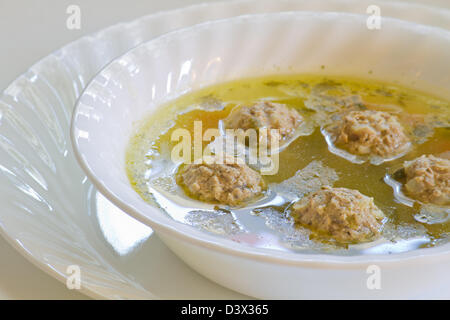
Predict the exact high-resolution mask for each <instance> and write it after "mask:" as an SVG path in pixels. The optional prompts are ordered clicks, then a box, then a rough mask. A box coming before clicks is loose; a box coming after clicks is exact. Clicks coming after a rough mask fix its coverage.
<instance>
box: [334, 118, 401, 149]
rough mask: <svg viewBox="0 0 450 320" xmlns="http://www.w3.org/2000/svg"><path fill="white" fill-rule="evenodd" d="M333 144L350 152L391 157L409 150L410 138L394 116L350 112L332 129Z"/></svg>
mask: <svg viewBox="0 0 450 320" xmlns="http://www.w3.org/2000/svg"><path fill="white" fill-rule="evenodd" d="M331 133H332V134H333V136H334V142H335V143H336V145H343V146H344V147H345V148H346V149H347V150H348V151H349V152H350V153H353V154H358V155H376V156H380V157H383V158H388V157H392V156H394V155H396V154H399V153H401V152H402V151H405V150H406V149H407V148H408V147H409V138H408V137H407V135H406V134H405V131H404V129H403V127H402V125H401V124H400V122H399V121H398V119H397V117H395V116H393V115H391V114H389V113H387V112H381V111H372V110H364V111H350V112H347V113H345V114H344V115H343V116H342V118H341V119H340V121H339V122H338V123H337V125H336V126H335V127H334V128H333V129H332V130H331Z"/></svg>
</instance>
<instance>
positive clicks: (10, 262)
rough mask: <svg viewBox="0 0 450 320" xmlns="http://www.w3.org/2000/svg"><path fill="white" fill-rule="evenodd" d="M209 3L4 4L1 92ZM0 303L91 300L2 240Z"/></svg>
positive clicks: (0, 5) (64, 0)
mask: <svg viewBox="0 0 450 320" xmlns="http://www.w3.org/2000/svg"><path fill="white" fill-rule="evenodd" d="M205 1H206V0H38V1H37V0H0V41H1V42H0V43H1V44H0V90H3V89H4V88H5V87H6V86H7V85H8V84H9V83H10V82H11V81H12V80H14V79H15V78H16V77H17V76H19V75H20V74H21V73H23V72H24V71H26V70H27V68H28V67H29V66H31V65H32V64H34V63H35V62H36V61H38V60H39V59H41V58H43V57H45V56H46V55H48V54H49V53H51V52H52V51H54V50H57V49H58V48H60V47H61V46H63V45H64V44H66V43H68V42H70V41H73V40H76V39H78V38H80V37H81V36H83V35H85V34H89V33H92V32H95V31H97V30H100V29H102V28H104V27H107V26H109V25H111V24H114V23H117V22H121V21H128V20H132V19H135V18H137V17H140V16H143V15H147V14H150V13H153V12H156V11H160V10H168V9H173V8H177V7H182V6H187V5H190V4H194V3H200V2H205ZM208 1H209V2H211V1H216V0H208ZM274 1H276V0H274ZM311 1H320V0H311ZM405 1H406V0H405ZM408 1H410V2H423V3H426V4H429V5H433V4H434V5H440V6H445V7H447V8H448V7H449V6H450V0H408ZM71 4H75V5H78V6H80V8H81V22H82V25H81V30H68V29H67V28H66V19H67V17H68V15H67V14H66V9H67V7H68V6H69V5H71ZM0 210H1V204H0ZM0 299H87V297H86V296H84V295H81V294H80V293H78V292H75V291H69V290H68V289H66V287H65V285H63V284H61V283H60V282H58V281H57V280H54V279H53V278H51V277H50V276H48V275H47V274H45V273H44V272H43V271H40V270H38V269H37V268H35V267H34V266H33V265H32V264H31V263H30V262H28V261H27V260H25V258H23V257H22V256H21V255H20V254H18V253H16V252H15V251H14V250H13V249H12V248H11V247H10V246H9V245H8V244H7V243H6V241H5V240H3V239H1V238H0Z"/></svg>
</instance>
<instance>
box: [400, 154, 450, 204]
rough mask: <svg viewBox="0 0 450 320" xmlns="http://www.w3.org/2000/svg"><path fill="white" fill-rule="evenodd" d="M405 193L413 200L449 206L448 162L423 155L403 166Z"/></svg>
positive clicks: (449, 177) (449, 169)
mask: <svg viewBox="0 0 450 320" xmlns="http://www.w3.org/2000/svg"><path fill="white" fill-rule="evenodd" d="M403 168H404V169H405V175H406V183H405V191H406V192H405V193H407V194H408V195H409V196H411V197H412V198H414V199H417V200H420V201H423V202H426V203H433V204H437V205H450V160H448V159H443V158H438V157H435V156H433V155H423V156H421V157H419V158H417V159H415V160H412V161H406V162H405V163H404V164H403Z"/></svg>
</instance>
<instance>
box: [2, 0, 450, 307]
mask: <svg viewBox="0 0 450 320" xmlns="http://www.w3.org/2000/svg"><path fill="white" fill-rule="evenodd" d="M375 3H377V2H376V1H320V2H319V1H276V2H274V1H264V0H263V1H258V0H253V1H245V2H242V3H241V2H226V3H215V4H208V5H199V6H194V7H190V8H189V9H183V10H176V11H172V12H167V13H160V14H156V15H151V16H148V17H143V18H141V19H138V20H136V21H134V22H131V23H127V24H119V25H116V26H113V27H110V28H108V29H105V30H104V31H101V32H99V33H97V34H95V35H94V36H91V37H85V38H82V39H80V40H78V41H75V42H73V43H71V44H69V45H67V46H66V47H64V48H62V49H61V50H59V51H57V52H55V53H53V54H52V55H50V56H48V57H46V58H44V59H43V60H41V61H40V62H38V63H37V64H36V65H34V66H33V67H31V68H30V70H29V71H28V72H27V73H25V74H24V75H22V76H21V77H19V78H18V79H17V80H15V81H14V82H13V83H12V84H11V85H10V86H9V87H8V88H7V89H6V90H5V92H4V95H3V96H2V98H1V100H0V114H1V121H0V160H1V161H0V163H1V165H0V171H1V173H0V199H1V203H2V210H1V211H0V230H1V233H2V235H3V236H5V238H6V239H7V240H8V241H9V242H10V243H11V244H13V245H14V247H15V248H17V249H18V250H19V251H20V252H21V253H22V254H23V255H24V256H25V257H27V258H28V259H29V260H30V261H32V262H33V263H35V264H36V265H37V266H38V267H40V268H41V269H43V270H44V271H46V272H48V273H49V274H51V275H52V276H54V277H56V278H57V279H59V280H61V281H65V279H66V278H67V276H68V274H67V273H66V271H67V267H68V266H69V265H78V266H80V267H81V272H82V292H84V293H86V294H88V295H90V296H92V297H96V298H149V299H152V298H240V297H243V296H241V295H239V294H236V293H234V292H231V291H229V290H227V289H224V288H222V287H219V286H217V285H215V284H213V283H212V282H210V281H208V280H206V279H204V278H202V277H201V276H199V275H198V274H196V273H195V272H193V271H191V270H190V269H188V268H187V267H186V266H185V265H184V264H183V263H181V262H180V261H179V260H178V259H177V258H175V257H174V256H173V255H172V254H171V253H170V251H168V250H167V248H166V247H165V246H163V245H162V244H161V242H160V241H159V239H158V238H157V237H155V236H154V235H152V234H151V230H150V229H148V228H147V227H145V226H143V225H141V224H139V223H137V222H135V221H134V220H132V219H131V218H129V217H128V216H127V215H125V214H123V213H121V212H120V211H118V210H117V209H115V208H114V207H112V206H111V204H110V203H108V202H107V201H105V200H104V198H102V197H101V196H98V195H97V193H96V191H95V190H93V188H92V186H91V184H90V183H89V182H88V181H87V180H86V179H85V176H84V174H83V173H82V172H81V170H80V169H79V167H78V165H77V164H76V162H75V160H74V157H73V154H72V152H71V148H70V146H69V139H68V138H69V132H68V125H69V118H70V115H71V111H72V107H73V104H74V102H75V100H76V98H77V97H78V96H79V94H80V92H81V90H82V89H83V88H84V86H85V85H86V83H87V81H89V80H90V79H91V78H92V76H94V75H95V74H96V73H97V72H98V71H99V70H100V69H101V68H102V67H103V66H104V65H105V64H106V63H108V62H109V61H110V60H112V59H113V58H114V57H116V56H118V55H120V54H122V53H123V52H125V51H127V50H128V49H130V48H131V47H133V46H136V45H137V44H139V43H141V42H143V41H146V40H149V39H151V38H153V37H154V36H156V35H159V34H162V33H165V32H167V31H170V30H173V29H176V28H179V27H183V26H188V25H192V24H195V23H198V22H202V21H205V20H211V19H216V18H224V17H230V16H236V15H240V14H245V13H254V12H268V11H285V10H296V9H298V10H305V9H306V10H316V11H320V10H322V11H328V10H334V11H348V12H355V13H364V12H365V10H366V8H367V6H368V5H369V4H375ZM380 3H381V4H382V5H381V8H382V10H383V14H384V15H385V16H395V17H399V18H403V19H406V20H412V21H417V22H420V23H424V24H431V25H435V26H439V27H445V28H448V26H449V21H450V20H449V18H448V13H447V12H446V11H445V10H441V9H439V10H438V9H433V8H427V7H424V6H421V5H404V4H398V3H384V2H380ZM418 12H420V14H418ZM96 204H98V208H97V207H96Z"/></svg>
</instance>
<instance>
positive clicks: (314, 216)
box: [292, 187, 385, 243]
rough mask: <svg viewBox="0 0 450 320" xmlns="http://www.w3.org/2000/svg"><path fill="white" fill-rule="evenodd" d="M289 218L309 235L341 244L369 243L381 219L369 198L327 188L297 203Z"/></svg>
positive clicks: (376, 233)
mask: <svg viewBox="0 0 450 320" xmlns="http://www.w3.org/2000/svg"><path fill="white" fill-rule="evenodd" d="M292 216H293V217H294V219H295V221H296V222H298V223H300V224H301V225H303V226H305V227H308V228H310V229H311V230H312V231H313V232H317V233H318V234H321V235H326V236H327V237H331V238H333V239H335V240H336V241H337V242H341V243H354V242H361V241H368V240H370V239H372V238H373V237H375V236H376V235H378V234H379V232H380V230H381V227H382V226H383V223H384V219H385V216H384V214H383V212H382V211H381V210H380V209H378V207H377V206H376V205H375V204H374V203H373V198H369V197H367V196H365V195H363V194H361V193H360V192H359V191H357V190H351V189H346V188H330V187H323V188H322V189H321V190H319V191H316V192H314V193H312V194H310V195H308V196H307V197H305V198H303V199H301V200H299V201H297V202H296V203H295V204H294V205H293V207H292Z"/></svg>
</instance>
